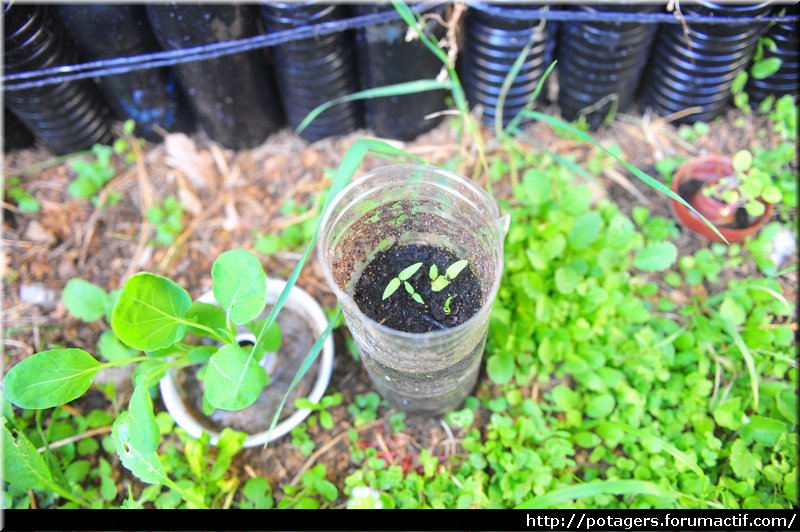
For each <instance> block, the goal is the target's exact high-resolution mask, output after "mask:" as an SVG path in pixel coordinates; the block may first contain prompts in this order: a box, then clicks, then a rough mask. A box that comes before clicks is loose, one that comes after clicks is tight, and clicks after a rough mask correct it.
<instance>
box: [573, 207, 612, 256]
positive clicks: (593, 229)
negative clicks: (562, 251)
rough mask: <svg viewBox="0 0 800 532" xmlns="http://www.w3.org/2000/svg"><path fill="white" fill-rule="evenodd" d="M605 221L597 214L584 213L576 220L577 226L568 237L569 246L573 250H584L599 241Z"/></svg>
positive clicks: (574, 226)
mask: <svg viewBox="0 0 800 532" xmlns="http://www.w3.org/2000/svg"><path fill="white" fill-rule="evenodd" d="M602 227H603V219H602V218H601V217H600V215H599V214H597V213H596V212H587V213H584V214H582V215H581V216H580V218H578V219H577V220H575V224H574V225H573V226H572V229H571V230H570V232H569V235H567V244H568V245H569V247H570V248H571V249H583V248H585V247H587V246H589V245H590V244H591V243H592V242H594V241H595V240H596V239H597V235H599V234H600V229H602Z"/></svg>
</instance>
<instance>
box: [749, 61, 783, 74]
mask: <svg viewBox="0 0 800 532" xmlns="http://www.w3.org/2000/svg"><path fill="white" fill-rule="evenodd" d="M780 69H781V60H780V58H778V57H769V58H767V59H762V60H761V61H758V62H756V63H754V64H753V66H752V67H751V68H750V75H751V76H753V78H755V79H764V78H768V77H770V76H771V75H773V74H774V73H775V72H777V71H778V70H780Z"/></svg>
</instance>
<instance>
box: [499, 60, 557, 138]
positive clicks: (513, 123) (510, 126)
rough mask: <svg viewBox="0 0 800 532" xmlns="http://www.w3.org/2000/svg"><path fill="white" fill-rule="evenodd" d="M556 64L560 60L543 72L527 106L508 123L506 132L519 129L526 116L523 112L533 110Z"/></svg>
mask: <svg viewBox="0 0 800 532" xmlns="http://www.w3.org/2000/svg"><path fill="white" fill-rule="evenodd" d="M556 64H558V61H553V62H552V63H550V66H549V67H547V70H545V71H544V73H543V74H542V77H540V78H539V82H538V83H537V84H536V88H535V89H533V93H532V94H531V95H530V98H528V101H527V102H525V106H524V107H523V108H522V110H520V112H519V113H517V115H516V116H515V117H514V118H512V119H511V122H509V123H508V125H507V126H506V133H508V132H511V131H514V130H515V129H517V126H518V125H519V122H520V120H522V118H523V117H524V116H525V115H524V114H523V113H524V112H525V111H530V110H531V108H532V107H533V104H535V103H536V100H537V99H538V98H539V93H540V92H542V89H543V88H544V84H545V82H547V78H549V77H550V74H551V73H552V72H553V69H554V68H555V67H556Z"/></svg>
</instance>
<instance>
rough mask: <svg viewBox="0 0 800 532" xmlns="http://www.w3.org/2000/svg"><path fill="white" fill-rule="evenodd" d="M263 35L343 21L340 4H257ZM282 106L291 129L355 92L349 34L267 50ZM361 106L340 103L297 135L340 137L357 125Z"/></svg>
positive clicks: (360, 120) (343, 8)
mask: <svg viewBox="0 0 800 532" xmlns="http://www.w3.org/2000/svg"><path fill="white" fill-rule="evenodd" d="M261 17H262V19H263V21H264V26H265V27H266V29H267V31H268V32H270V33H272V32H279V31H285V30H290V29H295V28H302V27H306V26H311V25H314V24H321V23H324V22H332V21H336V20H339V19H342V18H346V17H347V8H346V6H344V5H336V4H327V3H319V2H309V1H306V2H268V3H263V4H261ZM273 56H274V59H275V73H276V74H277V77H278V88H279V90H280V95H281V100H282V101H283V108H284V110H285V112H286V117H287V119H288V120H289V124H290V125H291V126H292V128H295V129H296V128H297V126H299V125H300V123H301V122H302V121H303V119H304V118H305V117H306V116H307V115H308V113H310V112H311V111H312V110H314V108H316V107H317V106H319V105H320V104H323V103H325V102H328V101H330V100H333V99H335V98H339V97H342V96H347V95H349V94H352V93H354V92H357V91H358V70H357V66H356V58H355V50H354V46H353V32H352V31H349V30H348V31H339V32H335V33H330V34H328V35H320V36H316V37H312V38H308V39H297V40H294V41H290V42H286V43H283V44H279V45H277V46H275V47H273ZM362 115H363V111H362V106H361V102H359V101H355V102H346V103H341V104H339V105H336V106H334V107H331V108H330V109H328V110H326V111H324V112H323V113H321V114H320V115H319V116H318V117H317V118H316V119H314V121H313V122H312V123H311V124H310V125H309V126H308V127H307V128H306V129H304V130H303V132H302V133H301V134H300V136H301V137H302V138H304V139H306V140H308V141H312V142H313V141H316V140H320V139H323V138H325V137H330V136H335V135H344V134H347V133H351V132H353V131H355V130H356V129H358V128H360V127H361V126H362V123H363V116H362Z"/></svg>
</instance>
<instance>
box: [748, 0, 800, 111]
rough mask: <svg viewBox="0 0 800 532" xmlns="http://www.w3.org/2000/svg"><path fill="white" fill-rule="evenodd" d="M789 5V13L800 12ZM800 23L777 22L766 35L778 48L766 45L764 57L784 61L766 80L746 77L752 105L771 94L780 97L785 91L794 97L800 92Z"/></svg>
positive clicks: (795, 6)
mask: <svg viewBox="0 0 800 532" xmlns="http://www.w3.org/2000/svg"><path fill="white" fill-rule="evenodd" d="M783 7H786V14H787V15H797V14H798V13H800V9H798V6H797V5H791V6H783ZM799 32H800V24H798V22H797V21H793V22H777V23H775V25H774V26H772V27H771V28H770V29H769V31H768V32H767V34H766V35H765V36H766V37H769V38H770V39H772V41H773V42H774V43H775V49H774V50H773V49H771V48H770V47H769V46H764V59H765V60H766V59H769V58H772V57H775V58H778V59H780V60H781V66H780V68H779V69H778V71H777V72H775V73H774V74H772V75H771V76H768V77H766V78H764V79H755V78H754V77H753V76H752V75H751V76H750V77H749V78H748V80H747V85H746V86H745V91H746V92H747V94H748V95H749V101H750V103H751V104H753V105H756V104H759V103H761V102H762V101H764V100H765V99H766V98H767V97H768V96H770V95H775V96H776V97H781V96H784V95H786V94H790V95H793V96H794V97H795V98H796V97H797V95H798V94H799V93H800V37H799V36H798V33H799Z"/></svg>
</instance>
